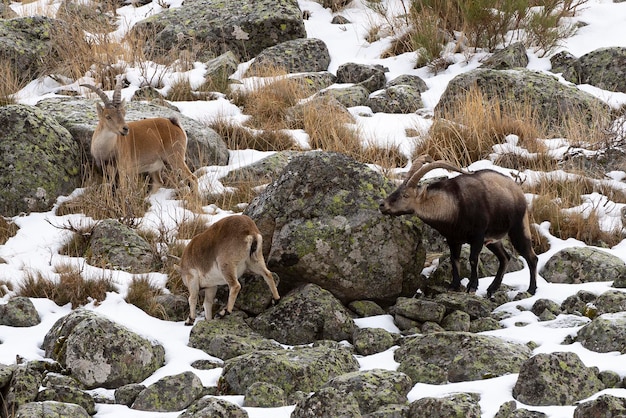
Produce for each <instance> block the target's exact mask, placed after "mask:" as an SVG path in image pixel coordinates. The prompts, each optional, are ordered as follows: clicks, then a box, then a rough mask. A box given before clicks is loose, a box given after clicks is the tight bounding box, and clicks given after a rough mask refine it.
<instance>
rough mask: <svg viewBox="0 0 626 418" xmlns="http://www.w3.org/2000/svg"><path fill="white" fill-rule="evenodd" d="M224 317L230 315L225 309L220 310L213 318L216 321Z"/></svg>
mask: <svg viewBox="0 0 626 418" xmlns="http://www.w3.org/2000/svg"><path fill="white" fill-rule="evenodd" d="M226 315H230V312H228V310H227V309H222V310H221V311H219V312H218V313H216V314H215V318H216V319H222V318H224V317H225V316H226Z"/></svg>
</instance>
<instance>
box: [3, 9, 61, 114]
mask: <svg viewBox="0 0 626 418" xmlns="http://www.w3.org/2000/svg"><path fill="white" fill-rule="evenodd" d="M66 28H67V23H65V22H63V21H61V20H57V19H51V18H49V17H45V16H28V17H16V18H14V19H0V59H1V60H2V62H8V63H10V68H12V69H13V73H14V74H15V76H17V77H18V79H19V80H20V81H22V82H29V81H31V80H33V79H35V78H37V77H39V76H41V75H43V74H44V72H45V71H46V69H47V68H46V64H47V63H50V62H52V61H53V60H54V59H55V57H57V56H58V52H59V51H58V50H57V49H56V48H57V47H56V46H55V44H54V42H53V39H52V36H53V35H54V34H62V33H64V32H66ZM3 126H4V125H3Z"/></svg>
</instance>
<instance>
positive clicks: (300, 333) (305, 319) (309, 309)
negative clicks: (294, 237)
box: [250, 284, 356, 345]
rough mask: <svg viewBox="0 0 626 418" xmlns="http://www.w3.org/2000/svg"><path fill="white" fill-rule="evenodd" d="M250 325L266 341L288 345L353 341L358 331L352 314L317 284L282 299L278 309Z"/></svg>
mask: <svg viewBox="0 0 626 418" xmlns="http://www.w3.org/2000/svg"><path fill="white" fill-rule="evenodd" d="M250 326H251V327H252V328H253V329H254V330H255V331H257V332H258V333H260V334H262V335H263V336H265V337H266V338H271V339H274V340H276V341H278V342H280V343H282V344H289V345H298V344H309V343H313V342H315V341H317V340H334V341H342V340H352V334H353V333H354V331H355V329H356V325H355V324H354V320H353V319H352V317H351V314H350V311H349V310H348V309H347V308H346V307H344V306H343V305H342V304H341V303H340V302H339V301H338V300H337V299H335V298H334V297H333V295H332V294H331V293H330V292H329V291H327V290H324V289H322V288H320V287H319V286H316V285H314V284H307V285H304V286H303V287H302V288H299V289H296V290H294V291H292V292H291V293H289V294H287V295H285V296H283V298H282V299H281V301H280V303H279V304H278V305H277V306H275V307H274V308H272V309H269V310H267V311H265V312H263V313H261V314H260V315H259V316H257V317H256V318H254V319H252V320H251V321H250Z"/></svg>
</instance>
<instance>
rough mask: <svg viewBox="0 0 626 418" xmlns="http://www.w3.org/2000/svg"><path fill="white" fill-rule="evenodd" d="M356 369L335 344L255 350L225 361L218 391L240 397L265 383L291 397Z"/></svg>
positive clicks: (350, 354) (354, 360)
mask: <svg viewBox="0 0 626 418" xmlns="http://www.w3.org/2000/svg"><path fill="white" fill-rule="evenodd" d="M358 369H359V364H358V362H357V361H356V359H355V358H354V356H353V355H352V353H351V352H350V351H349V350H347V349H345V348H342V347H339V346H338V345H334V346H324V345H318V346H314V347H306V346H304V347H296V348H293V349H291V350H282V349H281V350H273V351H270V350H265V351H255V352H252V353H249V354H244V355H241V356H239V357H235V358H233V359H230V360H228V361H226V364H225V365H224V370H223V371H222V376H221V377H220V388H222V390H223V392H224V393H226V394H233V395H234V394H240V395H243V394H245V393H246V391H247V390H248V388H249V387H250V386H251V385H252V384H254V383H255V382H268V383H272V384H273V385H276V386H278V387H279V388H281V389H282V390H283V391H284V392H285V394H286V395H287V396H290V395H291V394H292V393H294V392H296V391H302V392H305V393H308V392H314V391H316V390H319V389H320V388H322V386H324V384H326V382H328V381H329V380H330V379H332V378H333V377H336V376H340V375H342V374H345V373H349V372H353V371H357V370H358Z"/></svg>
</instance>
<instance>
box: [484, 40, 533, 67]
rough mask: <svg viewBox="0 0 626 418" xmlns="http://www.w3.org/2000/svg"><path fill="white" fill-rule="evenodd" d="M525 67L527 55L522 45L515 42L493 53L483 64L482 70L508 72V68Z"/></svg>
mask: <svg viewBox="0 0 626 418" xmlns="http://www.w3.org/2000/svg"><path fill="white" fill-rule="evenodd" d="M527 65H528V55H527V54H526V48H525V47H524V44H523V43H521V42H516V43H514V44H511V45H509V46H507V47H505V48H502V49H500V50H498V51H496V52H494V53H493V54H492V55H491V56H490V57H489V58H487V59H486V60H485V61H484V62H483V65H482V68H491V69H493V70H508V69H510V68H520V67H521V68H526V66H527Z"/></svg>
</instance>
